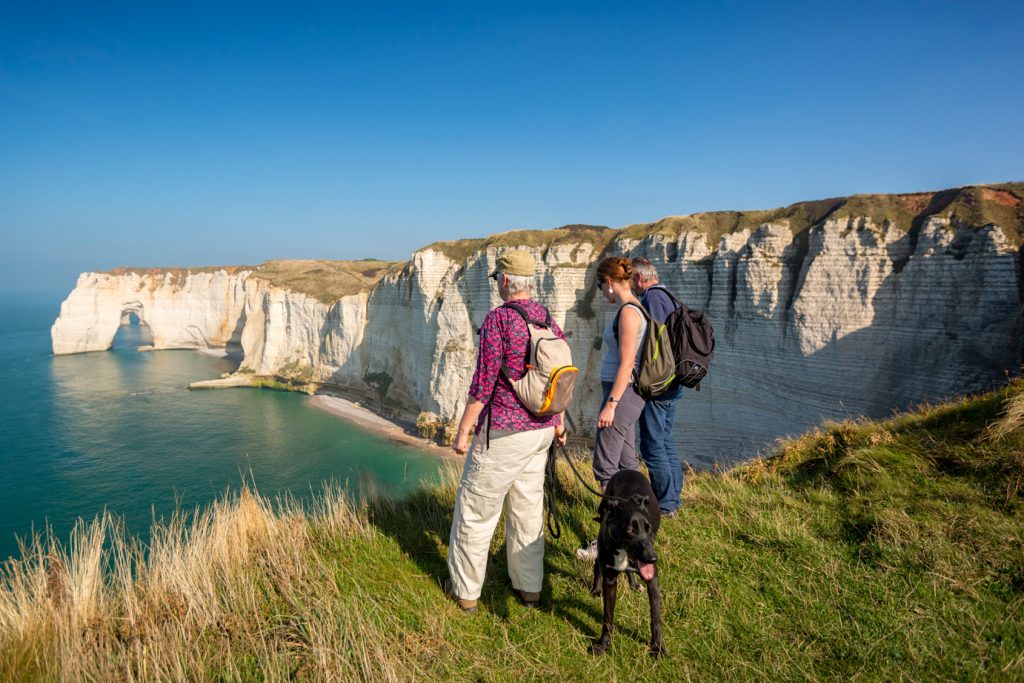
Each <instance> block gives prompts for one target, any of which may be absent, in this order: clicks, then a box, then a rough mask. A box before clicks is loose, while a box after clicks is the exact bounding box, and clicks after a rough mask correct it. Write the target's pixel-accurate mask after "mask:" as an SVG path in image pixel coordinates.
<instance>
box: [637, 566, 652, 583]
mask: <svg viewBox="0 0 1024 683" xmlns="http://www.w3.org/2000/svg"><path fill="white" fill-rule="evenodd" d="M638 564H639V566H640V576H641V577H643V580H644V581H650V580H651V579H653V578H654V563H653V562H640V563H638Z"/></svg>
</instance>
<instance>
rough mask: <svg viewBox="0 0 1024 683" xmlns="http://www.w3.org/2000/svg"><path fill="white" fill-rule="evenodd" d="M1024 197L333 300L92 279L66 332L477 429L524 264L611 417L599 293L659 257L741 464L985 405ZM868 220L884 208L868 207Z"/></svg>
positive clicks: (650, 240)
mask: <svg viewBox="0 0 1024 683" xmlns="http://www.w3.org/2000/svg"><path fill="white" fill-rule="evenodd" d="M1022 196H1024V192H1022V191H1021V186H1020V185H1018V184H1006V185H1002V186H985V187H980V188H961V189H957V190H949V191H945V192H944V193H929V194H921V195H892V196H880V197H868V198H862V197H854V198H849V199H848V200H846V199H841V200H826V201H824V202H814V203H805V204H800V205H794V206H793V207H787V208H786V209H784V210H778V211H774V212H752V213H750V214H735V213H734V214H702V215H697V216H692V217H680V218H672V219H665V220H664V221H659V222H658V223H654V224H649V225H640V226H631V227H630V228H626V229H623V230H621V231H611V230H603V229H597V228H585V227H582V226H575V227H572V228H566V229H558V230H550V231H534V232H521V233H505V234H503V235H496V236H493V237H491V238H488V239H485V240H477V241H464V242H458V243H440V244H436V245H431V246H429V247H426V248H424V249H421V250H420V251H417V252H416V253H415V254H413V256H412V258H411V259H410V260H409V261H408V262H407V263H406V264H404V266H398V267H395V268H393V269H392V270H391V271H390V272H388V273H387V274H386V275H384V276H383V277H382V278H380V279H379V281H377V282H376V284H375V285H373V286H372V288H370V289H364V290H363V291H358V292H356V293H351V294H346V295H345V296H340V297H338V298H337V299H334V300H330V301H326V302H325V301H324V300H323V297H322V296H320V297H316V296H313V295H311V294H308V293H303V292H302V291H298V290H296V289H295V288H292V287H286V286H281V285H279V284H275V283H274V282H273V279H267V278H265V277H261V275H260V271H259V270H258V269H257V270H255V271H254V270H253V269H242V268H239V269H233V270H232V269H211V270H209V271H205V270H204V271H184V272H179V271H148V272H147V271H128V270H124V271H119V272H114V273H106V274H104V273H85V274H83V275H82V276H81V277H80V278H79V281H78V284H77V286H76V287H75V289H74V291H72V293H71V294H70V296H69V297H68V299H67V300H66V301H65V302H64V304H63V305H62V307H61V315H60V317H59V318H58V319H57V321H56V322H55V323H54V326H53V330H52V336H53V350H54V353H58V354H60V353H76V352H81V351H94V350H102V349H106V348H109V346H110V344H111V341H112V339H113V337H114V334H115V333H116V330H117V328H118V326H119V324H120V322H121V319H122V316H123V315H124V314H125V313H126V312H132V313H135V314H137V315H138V316H139V318H140V319H141V320H142V321H144V322H145V323H147V324H148V325H149V326H150V328H151V331H152V334H153V345H154V347H156V348H204V347H215V346H229V347H234V348H235V350H237V351H239V352H240V353H241V354H242V360H241V368H240V369H241V371H242V372H249V373H254V374H257V375H266V376H275V377H278V378H283V379H290V380H293V381H300V382H302V383H311V384H312V385H314V386H330V387H335V388H340V389H344V390H348V391H351V392H353V393H358V394H361V395H365V396H367V397H369V398H373V399H375V401H376V405H377V406H378V408H379V409H381V410H384V411H386V412H391V413H393V414H395V415H398V416H401V417H405V418H406V419H410V420H412V419H416V418H417V416H419V417H420V418H421V420H422V419H423V418H425V417H426V418H430V419H433V420H435V421H436V422H437V423H440V424H444V423H450V422H451V420H453V419H455V418H457V417H458V415H459V413H460V411H461V409H462V407H463V406H464V402H465V395H466V391H467V388H468V385H469V381H470V376H471V374H472V371H473V365H474V362H475V357H476V336H475V329H476V327H478V326H479V325H480V322H481V321H482V319H483V317H484V315H485V314H486V313H487V311H489V310H490V309H491V308H493V307H494V306H495V305H497V304H498V303H500V301H499V300H498V298H497V293H496V290H495V288H494V287H493V285H492V284H491V283H490V281H489V280H488V278H487V274H488V273H489V272H490V271H491V269H492V268H493V266H494V263H495V260H496V259H497V256H498V255H499V254H500V253H501V252H502V251H504V250H506V249H509V248H524V249H528V250H530V251H531V252H532V253H534V255H535V256H536V259H537V266H538V270H537V272H538V275H537V282H538V288H539V297H538V298H539V299H540V300H541V301H543V302H544V303H545V304H546V305H547V306H548V307H549V309H550V310H551V313H552V316H553V317H554V318H555V320H556V321H557V322H558V323H559V324H560V325H561V326H562V327H563V329H565V330H566V332H567V334H568V335H569V339H570V343H571V345H572V347H573V353H574V358H575V359H576V362H577V365H579V366H580V368H581V369H582V370H583V371H584V378H585V381H584V383H583V385H582V387H581V391H580V393H579V395H578V398H577V399H576V401H575V403H574V406H573V408H572V414H573V417H574V418H575V419H576V422H577V424H579V425H580V426H581V427H583V428H584V429H592V428H593V424H594V419H595V416H596V412H597V407H598V405H597V402H598V401H599V395H598V381H597V376H596V375H597V372H596V371H597V368H598V366H599V363H600V356H601V353H602V350H601V349H600V348H599V338H600V334H601V330H602V328H603V327H604V325H606V324H607V322H608V321H609V320H610V318H611V317H612V315H613V314H614V310H613V309H612V307H611V306H609V305H607V304H606V303H605V302H604V301H603V299H601V298H600V297H599V296H595V294H596V292H595V291H594V289H593V282H594V279H593V275H594V269H595V266H596V262H597V261H598V260H599V257H600V256H602V255H604V254H621V255H628V256H646V257H647V258H649V259H651V261H652V262H653V263H654V264H655V265H656V266H657V267H658V270H659V273H660V274H661V279H662V282H663V283H665V284H666V285H668V286H669V287H670V288H672V289H673V290H674V291H675V292H676V293H677V294H678V295H679V296H680V298H682V299H683V300H685V301H686V302H687V303H688V304H689V305H690V306H691V307H692V308H698V309H705V310H707V311H708V313H709V315H710V318H711V321H712V323H713V325H714V327H715V332H716V339H717V349H716V352H715V359H714V362H713V365H712V371H711V374H710V375H709V377H708V379H707V380H706V381H705V382H704V384H703V386H702V390H701V391H700V392H694V391H689V392H687V395H686V398H685V400H684V402H683V404H682V406H681V408H680V411H679V418H678V419H677V428H676V437H677V440H678V441H679V443H680V446H681V449H682V453H683V457H684V459H686V460H687V461H689V462H691V463H694V464H696V465H708V464H710V463H711V462H715V461H721V462H729V461H735V460H737V459H739V458H742V457H746V456H749V455H751V454H752V453H753V452H754V451H755V450H756V449H758V448H763V447H765V446H767V445H768V444H770V442H771V441H772V440H773V439H774V438H775V437H778V436H780V435H783V434H789V433H796V432H800V431H803V430H805V429H806V428H808V427H811V426H813V425H815V424H817V423H819V422H820V421H821V420H822V419H835V418H844V417H849V416H854V415H867V416H873V417H874V416H880V415H885V414H887V413H888V412H890V411H891V410H892V409H894V408H898V407H905V406H907V405H909V404H912V403H915V402H920V401H925V400H932V399H937V398H941V397H946V396H950V395H953V394H959V393H964V392H968V391H972V390H978V389H982V388H985V387H988V386H990V385H991V384H993V383H994V382H998V381H999V379H1000V378H1001V377H1003V376H1004V374H1005V373H1006V372H1017V371H1018V370H1019V366H1020V361H1021V278H1020V268H1021V258H1020V247H1019V245H1020V243H1021V238H1020V235H1021V220H1020V215H1021V214H1020V211H1021V209H1020V207H1021V197H1022ZM869 200H870V201H869Z"/></svg>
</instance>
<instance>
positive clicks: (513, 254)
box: [490, 250, 536, 277]
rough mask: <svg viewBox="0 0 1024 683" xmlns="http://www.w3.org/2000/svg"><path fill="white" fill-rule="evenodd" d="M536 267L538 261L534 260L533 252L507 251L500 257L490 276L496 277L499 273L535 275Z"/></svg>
mask: <svg viewBox="0 0 1024 683" xmlns="http://www.w3.org/2000/svg"><path fill="white" fill-rule="evenodd" d="M535 268H536V261H534V259H533V254H531V253H530V252H528V251H522V250H515V251H506V252H505V253H504V254H502V255H501V256H499V257H498V263H497V267H496V268H495V269H494V272H493V273H491V274H490V277H494V276H495V275H497V274H498V273H505V274H506V275H523V276H525V277H533V275H534V270H535Z"/></svg>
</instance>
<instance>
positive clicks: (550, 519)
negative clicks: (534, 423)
mask: <svg viewBox="0 0 1024 683" xmlns="http://www.w3.org/2000/svg"><path fill="white" fill-rule="evenodd" d="M565 418H566V419H567V420H568V421H569V426H571V427H572V431H573V433H576V424H575V423H574V422H573V420H572V417H570V416H569V413H568V412H566V413H565ZM559 448H561V449H562V457H563V458H564V459H565V461H566V462H567V463H569V469H571V470H572V473H573V474H575V475H576V479H578V480H579V482H580V483H581V484H583V487H584V488H585V489H587V490H588V491H590V492H591V493H593V494H594V495H595V496H597V497H598V498H601V499H603V500H615V501H619V502H629V501H632V500H634V499H637V500H636V501H635V502H637V503H639V496H633V497H632V498H620V497H619V496H609V495H608V494H607V493H602V492H601V491H598V490H597V489H595V488H594V487H592V486H591V485H590V484H588V483H587V481H586V480H585V479H584V478H583V475H582V474H580V471H579V470H578V469H576V465H575V464H574V463H573V461H572V457H571V456H570V455H569V452H568V451H566V450H565V446H564V445H563V444H560V443H558V441H557V440H553V441H552V442H551V446H550V447H548V462H547V465H546V467H545V469H544V501H545V502H546V503H547V506H548V516H547V527H548V532H549V533H550V534H551V537H552V538H560V537H561V535H562V525H561V524H560V523H559V522H558V496H557V495H556V484H557V471H556V470H557V468H556V465H557V464H558V449H559Z"/></svg>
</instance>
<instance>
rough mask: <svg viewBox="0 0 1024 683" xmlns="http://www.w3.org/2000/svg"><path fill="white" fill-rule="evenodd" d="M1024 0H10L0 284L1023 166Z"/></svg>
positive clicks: (390, 248)
mask: <svg viewBox="0 0 1024 683" xmlns="http://www.w3.org/2000/svg"><path fill="white" fill-rule="evenodd" d="M1021 35H1024V5H1022V4H1021V3H1020V2H974V3H965V2H951V3H939V2H907V3H869V2H864V3H857V4H856V5H854V4H852V3H823V2H820V1H819V2H814V3H787V4H785V5H781V4H780V5H774V4H770V3H747V2H720V3H645V2H620V3H600V2H595V1H590V2H585V3H557V2H541V3H514V4H507V5H499V4H497V3H486V2H474V3H463V4H459V3H441V2H438V3H410V4H395V3H384V2H382V3H365V4H363V3H360V4H354V5H348V4H340V3H334V4H326V5H322V6H313V5H307V6H306V8H304V9H299V8H298V7H297V6H295V7H293V6H285V5H283V4H282V5H280V6H272V5H261V4H260V3H238V4H223V3H215V2H206V3H196V4H188V3H161V4H159V5H158V4H155V3H138V2H135V3H123V4H116V3H82V2H77V3H71V4H68V5H67V6H60V5H57V4H54V3H45V2H38V1H37V2H29V3H10V2H2V4H0V234H2V248H0V290H3V291H11V290H21V291H42V292H62V291H66V290H67V289H69V288H70V287H71V286H72V285H73V283H74V279H75V277H76V275H77V273H78V272H80V271H83V270H90V269H92V270H98V269H107V268H111V267H115V266H118V265H140V266H156V265H204V264H230V263H258V262H260V261H263V260H265V259H268V258H279V257H288V258H365V257H379V258H389V259H402V258H406V257H407V256H408V254H409V253H410V252H411V251H412V250H413V249H415V248H416V247H418V246H422V245H423V244H426V243H429V242H432V241H435V240H439V239H454V238H459V237H471V236H483V235H486V234H490V233H493V232H499V231H502V230H508V229H516V228H548V227H554V226H558V225H563V224H567V223H594V224H602V225H609V226H613V227H619V226H622V225H626V224H629V223H634V222H640V221H647V220H655V219H657V218H660V217H662V216H665V215H671V214H682V213H693V212H697V211H709V210H719V209H756V208H770V207H774V206H780V205H785V204H789V203H791V202H794V201H799V200H803V199H816V198H822V197H828V196H837V195H845V194H852V193H864V192H908V191H915V190H926V189H939V188H944V187H949V186H955V185H963V184H972V183H983V182H998V181H1005V180H1020V179H1024V136H1022V135H1021V120H1022V112H1024V88H1021V85H1020V76H1021V66H1022V65H1024V41H1022V40H1021Z"/></svg>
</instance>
